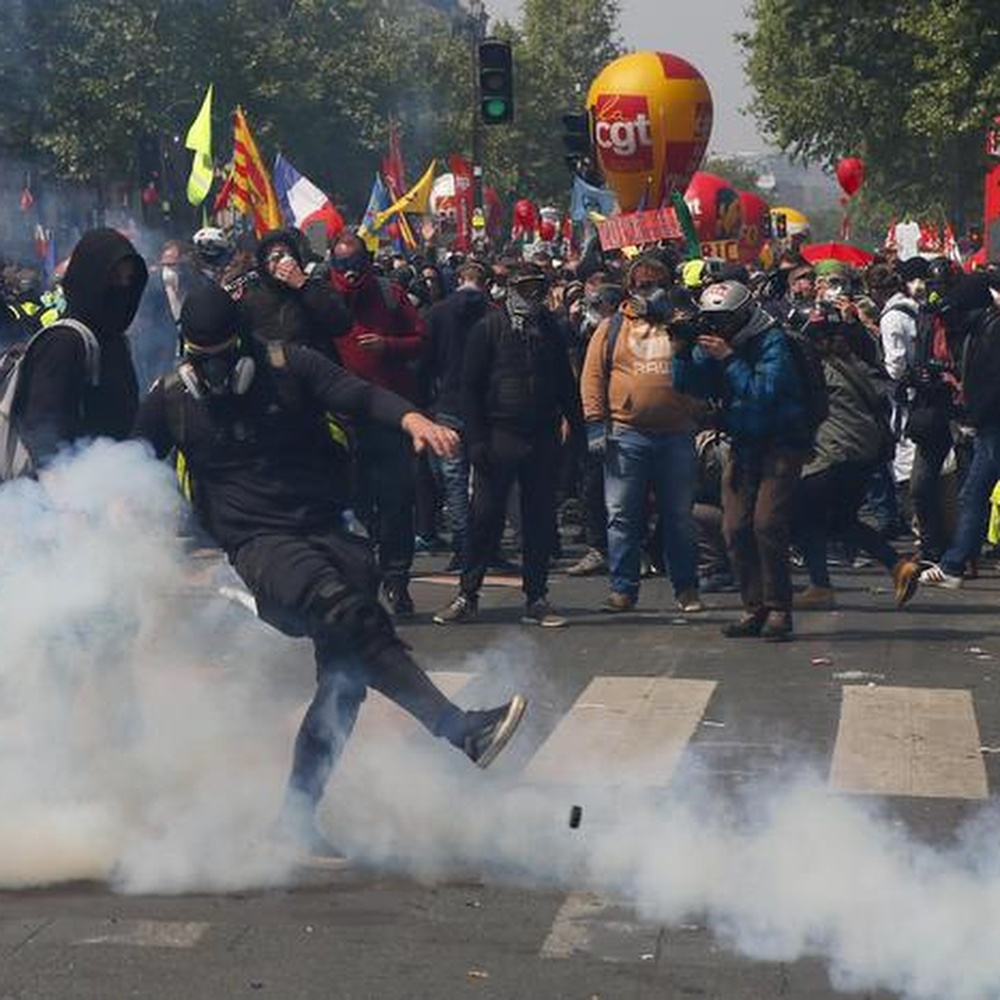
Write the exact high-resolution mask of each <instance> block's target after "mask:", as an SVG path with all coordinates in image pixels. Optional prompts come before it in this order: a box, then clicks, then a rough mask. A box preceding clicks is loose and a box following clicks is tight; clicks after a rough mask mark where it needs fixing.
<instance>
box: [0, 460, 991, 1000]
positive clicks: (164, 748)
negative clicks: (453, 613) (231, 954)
mask: <svg viewBox="0 0 1000 1000" xmlns="http://www.w3.org/2000/svg"><path fill="white" fill-rule="evenodd" d="M175 510H176V501H175V491H174V489H173V485H172V483H171V482H170V476H169V472H168V470H166V469H165V468H164V467H163V466H161V465H158V464H156V463H154V462H152V461H151V460H150V459H149V458H148V457H147V456H146V454H145V453H144V452H143V450H142V449H141V448H139V447H138V446H136V445H110V444H103V443H99V444H98V445H96V446H95V447H93V448H92V449H90V450H89V451H87V452H86V453H84V454H83V455H81V456H79V457H77V458H74V459H73V460H71V461H67V462H66V463H64V464H63V465H61V466H60V467H59V468H58V469H57V470H54V471H53V472H52V473H51V474H49V475H47V476H46V477H45V481H44V483H43V484H41V485H39V484H35V483H30V482H18V483H14V484H11V485H8V486H5V487H4V488H2V489H0V524H2V525H3V531H2V532H0V630H2V634H3V636H4V643H3V653H2V657H0V750H2V752H0V797H2V801H3V803H4V808H3V811H2V818H0V884H2V885H4V886H24V885H33V884H44V883H49V882H54V881H58V880H63V879H70V878H98V879H110V880H112V882H113V884H114V885H115V886H116V887H118V888H119V889H121V890H122V891H127V892H149V891H158V892H181V891H213V890H222V889H233V888H237V887H247V886H262V885H272V884H280V883H283V882H287V881H288V879H289V878H290V872H289V871H288V869H287V867H286V866H285V865H284V864H283V863H282V861H281V859H277V858H275V857H274V855H273V854H269V853H268V852H267V851H266V850H263V849H261V848H260V846H259V845H260V843H261V839H262V838H261V835H262V833H263V831H264V830H265V829H266V826H267V824H268V823H269V821H270V819H271V818H272V816H273V814H274V810H275V809H276V807H277V804H278V799H279V797H280V793H281V787H282V783H283V780H284V776H285V769H286V767H287V761H288V756H289V752H290V747H291V740H292V736H293V733H294V728H295V725H296V723H297V719H298V717H299V715H300V712H301V708H302V705H303V702H304V701H305V700H306V699H307V698H308V696H309V695H310V694H311V687H312V668H311V664H310V663H309V656H308V649H307V648H306V647H305V646H304V645H302V644H295V643H291V642H289V641H288V640H285V639H283V638H278V637H276V636H273V635H272V634H271V633H270V632H269V631H268V630H266V629H264V628H263V627H262V626H260V625H258V624H256V623H255V622H254V620H253V619H252V618H251V617H250V616H249V615H248V614H247V613H246V611H245V609H241V608H238V607H237V606H236V605H235V604H233V603H231V602H227V601H225V600H223V599H215V600H213V599H211V598H210V597H206V596H205V594H206V593H211V588H208V587H203V588H201V590H200V591H197V592H196V591H195V590H192V589H191V588H190V587H189V586H188V580H189V578H190V569H189V568H185V567H184V565H183V563H182V561H181V560H180V559H179V558H178V555H177V550H176V546H175V545H174V541H173V534H174V517H175ZM220 582H221V581H220ZM199 595H200V596H199ZM185 602H186V603H185ZM432 666H433V667H434V668H436V669H458V670H461V671H464V672H468V673H469V674H470V676H471V677H472V680H471V681H470V684H469V687H470V688H471V689H472V690H470V691H468V692H467V693H466V692H462V694H460V695H459V700H460V701H462V702H463V703H466V704H471V703H475V704H477V705H482V704H490V703H496V702H497V701H499V700H500V699H502V698H504V697H506V696H507V695H508V694H509V692H510V691H511V689H512V688H514V687H518V688H522V689H525V690H527V692H528V693H529V694H530V695H531V697H532V700H533V705H534V713H533V714H532V713H529V716H528V718H527V720H526V723H525V726H526V732H525V733H524V734H523V735H519V738H518V740H517V741H515V743H514V744H512V746H511V747H510V749H509V750H508V751H507V752H506V753H505V755H504V756H502V757H501V758H500V760H499V761H498V762H497V764H496V765H495V766H494V769H491V770H490V771H488V772H486V773H482V772H479V771H477V770H476V769H475V768H472V767H470V766H469V764H468V762H467V761H466V760H465V759H464V758H463V757H462V755H460V754H457V753H454V752H452V751H450V750H449V749H448V748H446V747H444V746H443V745H441V744H438V743H435V742H434V741H432V740H431V739H430V738H429V737H428V736H426V735H425V734H422V733H420V732H419V731H417V730H416V729H415V728H414V727H412V726H409V725H408V724H404V719H403V716H402V715H401V714H400V713H398V712H396V711H395V710H394V709H390V708H388V707H387V706H385V705H384V704H380V703H379V699H378V698H377V696H374V695H373V696H372V697H371V701H370V702H369V704H368V705H366V707H365V709H363V711H362V719H361V724H360V725H359V730H358V732H357V733H356V734H355V737H356V738H355V739H354V740H352V741H351V743H349V745H348V749H347V752H346V754H345V757H344V760H343V762H342V766H341V767H340V768H339V769H338V771H337V773H336V774H335V776H334V779H333V781H332V782H331V786H330V790H329V795H328V797H327V799H326V802H325V804H324V807H323V813H322V821H323V823H324V825H325V826H326V827H327V829H328V830H329V831H330V832H331V834H332V835H333V836H334V838H335V839H337V840H339V841H341V842H342V843H344V844H345V845H346V846H347V847H349V848H350V849H352V850H354V851H356V852H357V853H358V854H359V855H360V856H361V857H364V858H366V859H367V860H368V861H370V862H372V863H373V864H375V865H377V866H383V867H386V868H391V869H392V870H395V871H398V872H405V873H408V874H411V875H413V876H415V877H418V878H422V879H439V878H444V877H454V876H456V875H468V874H474V875H476V876H480V877H482V876H485V877H488V878H490V879H491V880H494V881H502V882H510V883H517V884H523V885H529V886H531V887H533V888H534V887H538V886H539V885H542V886H547V887H555V886H559V887H564V888H566V889H589V890H595V891H599V892H604V893H607V894H609V895H613V896H615V897H617V898H619V899H621V900H623V901H625V902H628V903H631V904H632V905H634V906H635V907H636V909H637V910H638V912H639V913H640V914H641V916H642V917H644V918H645V919H648V920H650V921H656V922H663V923H670V924H673V923H679V922H682V921H683V922H687V921H690V920H691V919H692V918H693V919H695V920H702V921H704V922H706V923H707V924H708V925H709V926H710V927H711V928H712V929H713V930H714V932H715V933H716V934H717V935H718V936H719V938H720V939H721V940H723V941H724V942H726V943H728V944H729V945H730V946H731V947H733V948H735V949H738V950H740V951H742V952H745V953H746V954H748V955H750V956H753V957H756V958H761V959H768V960H785V961H789V960H793V959H795V958H797V957H801V956H820V957H822V958H824V959H825V960H826V961H827V962H828V964H829V968H830V971H831V977H832V979H833V982H834V984H835V986H837V987H838V988H841V989H875V988H886V989H890V990H895V991H898V992H900V993H901V994H904V995H906V996H909V997H912V998H916V1000H930V998H939V997H942V996H947V997H949V998H951V1000H974V998H976V1000H978V998H981V997H985V996H995V995H997V992H998V988H1000V949H997V948H996V946H995V935H996V928H997V927H998V926H1000V846H998V842H997V838H996V836H995V830H996V822H997V816H996V814H995V811H992V810H986V811H984V812H983V813H982V814H981V815H980V817H979V818H978V819H977V820H975V821H974V822H973V823H971V824H969V825H968V826H967V827H966V828H965V829H964V830H963V831H962V832H961V834H960V836H959V838H958V839H957V840H956V841H955V842H954V844H953V845H952V846H949V847H947V848H934V847H931V846H929V845H927V844H923V843H920V842H918V841H916V840H914V839H913V838H912V837H911V836H910V835H909V834H908V833H907V832H906V831H905V829H904V828H903V827H902V825H901V824H899V823H897V822H894V821H893V820H892V817H891V816H890V815H889V814H887V813H885V812H883V811H880V809H879V808H878V807H877V806H876V805H874V804H873V803H871V802H864V801H860V800H857V799H850V798H845V797H841V796H836V795H832V794H830V793H829V792H828V791H827V790H826V788H825V786H824V783H823V781H822V780H821V779H820V778H819V777H817V776H815V775H809V774H805V775H803V776H801V777H799V778H798V779H796V780H789V779H788V778H787V777H785V778H783V779H782V780H781V781H780V782H779V781H773V782H771V785H770V787H767V786H765V785H764V784H758V785H757V786H756V787H754V788H752V789H749V790H746V789H745V790H744V791H742V792H741V793H740V794H739V796H738V797H737V798H735V799H734V797H733V796H732V795H731V794H722V793H720V792H718V791H717V790H716V789H713V788H712V787H711V785H710V784H709V783H708V782H707V781H706V780H705V779H704V777H703V776H699V772H698V769H697V768H696V767H689V768H685V769H683V773H682V775H681V777H680V778H678V779H676V780H675V781H674V782H673V784H672V787H671V789H670V791H669V793H668V794H662V793H661V794H660V795H658V796H654V795H651V794H646V795H642V794H640V793H638V792H634V791H630V792H624V791H622V790H621V789H620V788H619V789H618V790H615V789H613V788H610V787H609V788H604V789H603V790H602V789H601V788H591V787H588V775H586V774H582V775H580V782H579V785H578V786H577V787H576V788H574V789H571V790H566V789H553V788H543V787H534V788H533V787H526V786H525V785H524V784H523V782H520V783H519V777H518V776H519V771H520V767H521V765H522V764H523V763H524V759H525V758H524V755H525V754H527V753H530V751H531V748H532V747H533V746H535V745H536V744H537V743H538V742H539V741H540V740H541V739H542V738H543V737H544V735H545V731H546V727H547V726H549V725H551V724H554V722H555V720H556V718H557V717H558V711H557V710H556V706H558V705H560V704H566V703H568V701H570V700H572V698H571V696H569V695H568V686H567V685H562V684H560V680H559V677H560V674H559V669H558V664H556V663H549V662H546V660H545V657H544V654H543V653H542V651H540V650H539V648H538V647H537V646H535V645H534V644H533V643H532V642H531V641H529V640H528V639H526V638H525V637H523V636H519V637H518V638H516V639H505V640H503V641H502V642H501V643H500V644H498V645H496V646H494V647H492V648H491V649H489V650H486V651H485V652H483V653H481V654H479V655H477V656H473V657H462V658H456V660H455V661H454V662H438V663H434V664H433V665H432ZM289 669H293V670H297V671H298V672H299V680H300V682H301V683H300V684H298V685H296V684H294V683H289V682H288V679H287V677H284V679H283V681H282V683H281V684H280V685H279V684H278V683H277V681H278V679H279V678H280V677H282V676H283V674H287V671H288V670H289ZM290 692H291V693H290ZM380 713H381V714H382V715H383V721H385V722H387V723H389V724H387V725H382V726H378V725H375V726H374V727H373V726H371V725H370V724H369V723H370V722H371V719H372V717H377V716H378V715H379V714H380ZM547 714H548V718H546V716H547ZM690 752H691V753H692V754H696V753H697V749H696V747H693V748H692V749H691V751H690ZM581 801H582V802H583V803H584V821H583V824H582V826H581V828H580V829H579V830H570V829H569V828H568V827H567V825H566V815H567V811H568V809H569V806H570V804H571V803H573V802H581Z"/></svg>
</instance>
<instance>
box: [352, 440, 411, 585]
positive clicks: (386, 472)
mask: <svg viewBox="0 0 1000 1000" xmlns="http://www.w3.org/2000/svg"><path fill="white" fill-rule="evenodd" d="M357 468H358V493H359V495H358V505H357V508H358V514H359V516H360V517H361V520H362V521H363V522H364V524H365V527H366V528H367V529H368V534H369V535H370V536H371V539H372V541H373V542H374V543H375V545H376V547H377V550H378V564H379V569H381V571H382V574H383V576H385V578H386V579H387V580H390V579H391V580H403V581H404V582H405V581H406V580H408V579H409V576H410V567H411V566H412V565H413V550H414V536H413V517H414V508H415V505H416V478H415V472H414V470H415V463H414V455H413V445H412V444H411V442H410V439H409V437H407V435H406V434H404V433H403V432H402V431H401V430H399V429H398V428H395V427H383V426H380V425H378V424H372V423H365V424H362V425H361V426H360V427H358V432H357Z"/></svg>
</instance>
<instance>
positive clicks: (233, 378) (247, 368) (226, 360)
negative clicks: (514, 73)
mask: <svg viewBox="0 0 1000 1000" xmlns="http://www.w3.org/2000/svg"><path fill="white" fill-rule="evenodd" d="M184 359H185V360H184V361H183V363H182V364H181V365H180V367H179V368H178V370H177V373H178V375H179V376H180V379H181V381H182V382H183V383H184V386H185V388H186V389H187V390H188V392H190V393H191V395H192V396H194V398H195V399H205V398H206V397H207V398H216V399H217V398H220V397H223V396H230V395H232V396H242V395H244V394H245V393H246V391H247V390H248V389H249V388H250V383H251V382H252V381H253V377H254V373H255V370H256V368H255V365H254V360H253V358H251V357H248V356H246V355H244V354H243V353H242V351H241V349H240V343H239V340H238V339H237V338H236V337H233V338H231V339H230V340H228V341H225V342H224V343H222V344H220V345H219V346H218V347H216V348H203V347H198V346H197V345H194V344H191V343H188V342H185V344H184Z"/></svg>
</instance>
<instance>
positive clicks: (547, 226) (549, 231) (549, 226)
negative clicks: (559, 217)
mask: <svg viewBox="0 0 1000 1000" xmlns="http://www.w3.org/2000/svg"><path fill="white" fill-rule="evenodd" d="M538 235H539V237H541V239H543V240H544V241H545V242H546V243H551V242H552V241H553V240H554V239H555V238H556V224H555V223H554V222H553V221H552V220H551V219H542V221H541V222H540V223H539V224H538Z"/></svg>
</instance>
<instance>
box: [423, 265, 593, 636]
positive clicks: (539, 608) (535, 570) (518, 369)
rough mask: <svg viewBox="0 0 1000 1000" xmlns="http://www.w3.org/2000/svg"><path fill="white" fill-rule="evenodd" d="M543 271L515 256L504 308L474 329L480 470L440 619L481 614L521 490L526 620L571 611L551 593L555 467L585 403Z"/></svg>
mask: <svg viewBox="0 0 1000 1000" xmlns="http://www.w3.org/2000/svg"><path fill="white" fill-rule="evenodd" d="M547 285H548V282H547V279H546V275H545V272H544V271H543V270H542V269H541V268H540V267H539V266H538V265H537V264H532V263H521V264H518V265H516V266H515V267H514V268H513V269H512V271H511V274H510V277H509V280H508V282H507V296H506V299H505V301H504V308H503V309H491V310H489V311H488V312H487V313H486V314H485V315H484V316H483V318H482V319H481V320H480V321H479V322H478V323H477V324H476V325H475V326H474V327H473V328H472V331H471V333H470V334H469V342H468V344H467V345H466V348H465V357H464V360H463V366H462V393H461V400H462V416H463V418H464V420H465V431H464V433H465V441H466V446H467V447H468V450H469V458H470V460H471V462H472V466H473V469H474V470H475V476H474V479H473V484H472V507H471V511H470V516H469V528H468V535H467V542H466V550H465V566H464V567H463V569H462V577H461V583H460V586H459V592H458V594H457V595H456V596H455V597H454V598H453V600H452V601H451V603H450V604H449V605H448V606H447V607H445V608H442V609H441V610H440V611H438V612H437V614H435V615H434V622H435V623H436V624H438V625H450V624H456V623H459V622H463V621H468V620H469V619H471V618H474V617H475V615H476V613H477V610H478V602H479V589H480V587H481V586H482V583H483V578H484V577H485V575H486V569H487V566H488V564H489V560H490V555H491V553H493V552H494V551H495V550H496V547H497V544H498V542H499V540H500V535H501V533H502V531H503V524H504V515H505V512H506V507H507V497H508V494H509V493H510V490H511V487H512V486H513V484H514V482H515V481H516V482H517V483H518V484H519V485H520V490H521V512H522V513H521V525H522V532H523V545H522V556H523V559H522V571H521V576H522V585H523V588H524V594H525V599H526V607H525V612H524V615H523V616H522V618H521V620H522V622H524V623H525V624H530V625H541V626H543V627H546V628H556V627H559V626H561V625H565V624H566V619H565V618H562V617H560V616H559V615H557V614H555V612H553V610H552V609H551V607H550V606H549V603H548V600H547V599H546V591H547V584H548V575H549V562H550V558H551V555H552V550H553V546H554V543H555V531H554V530H553V528H554V525H555V507H556V470H557V467H558V461H559V446H560V431H561V427H562V424H563V421H566V423H567V424H568V425H569V428H570V430H572V431H575V432H577V433H581V434H582V433H583V411H582V408H581V406H580V394H579V392H578V390H577V385H576V380H575V378H574V377H573V370H572V368H571V367H570V362H569V351H568V348H567V338H566V336H565V332H564V330H563V329H562V328H561V327H560V325H559V321H558V320H557V319H556V317H555V316H554V315H553V314H552V313H551V312H550V311H549V310H548V309H547V308H546V307H545V305H544V302H545V296H546V293H547Z"/></svg>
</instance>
